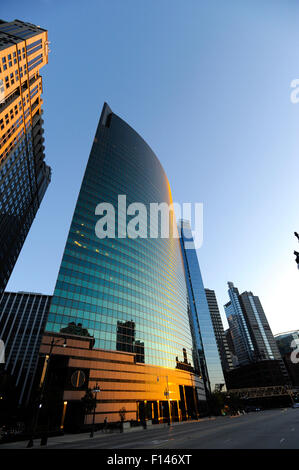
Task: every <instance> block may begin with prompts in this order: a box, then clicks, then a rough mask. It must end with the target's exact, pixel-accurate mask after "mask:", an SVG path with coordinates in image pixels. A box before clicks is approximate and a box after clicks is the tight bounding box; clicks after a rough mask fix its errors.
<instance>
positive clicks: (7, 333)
mask: <svg viewBox="0 0 299 470" xmlns="http://www.w3.org/2000/svg"><path fill="white" fill-rule="evenodd" d="M50 303H51V296H48V295H42V294H36V293H31V292H4V293H3V295H2V296H1V297H0V331H1V338H2V340H3V341H4V344H5V365H4V370H5V371H6V372H7V373H8V374H9V375H10V376H11V377H12V379H13V383H14V385H15V387H16V392H17V401H18V405H27V404H28V401H29V399H30V393H31V390H32V385H33V381H34V377H35V371H36V367H37V360H38V352H39V348H40V344H41V339H42V334H43V332H44V328H45V324H46V321H47V315H48V312H49V307H50ZM0 391H1V390H0ZM2 392H3V391H2ZM4 395H5V393H4ZM5 398H6V397H4V399H5Z"/></svg>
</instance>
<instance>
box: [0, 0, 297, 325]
mask: <svg viewBox="0 0 299 470" xmlns="http://www.w3.org/2000/svg"><path fill="white" fill-rule="evenodd" d="M1 7H2V8H1V17H2V18H3V19H5V20H8V21H9V20H12V19H15V18H18V19H21V20H23V21H29V22H32V23H35V24H37V25H40V26H42V27H44V28H46V29H47V30H48V32H49V40H50V41H51V53H50V55H49V64H48V65H47V66H46V67H44V69H42V75H43V86H44V93H43V99H44V105H43V109H44V121H45V124H44V128H45V146H46V161H47V163H48V164H49V165H50V166H51V167H52V170H53V177H52V182H51V185H50V186H49V188H48V191H47V193H46V196H45V198H44V200H43V202H42V205H41V208H40V210H39V213H38V215H37V217H36V219H35V221H34V224H33V226H32V228H31V231H30V234H29V235H28V237H27V240H26V242H25V245H24V247H23V250H22V253H21V255H20V257H19V260H18V262H17V264H16V267H15V269H14V271H13V274H12V276H11V278H10V281H9V284H8V286H7V290H17V291H19V290H25V291H34V292H43V293H47V294H52V293H53V290H54V286H55V282H56V278H57V274H58V269H59V266H60V262H61V257H62V253H63V249H64V246H65V241H66V237H67V233H68V229H69V225H70V222H71V218H72V214H73V210H74V207H75V203H76V199H77V196H78V191H79V188H80V184H81V181H82V177H83V173H84V170H85V166H86V163H87V159H88V155H89V152H90V148H91V143H92V140H93V137H94V133H95V130H96V127H97V123H98V119H99V115H100V112H101V109H102V106H103V103H104V101H107V102H108V103H109V105H110V107H111V108H112V110H113V111H114V112H115V113H116V114H118V115H119V116H121V117H122V118H123V119H125V120H126V121H127V122H128V123H129V124H130V125H131V126H132V127H133V128H135V129H136V131H137V132H139V133H140V134H141V135H142V137H143V138H144V139H145V140H146V141H147V142H148V144H149V145H150V146H151V147H152V149H153V150H154V152H155V153H156V154H157V156H158V158H159V159H160V161H161V163H162V165H163V166H164V168H165V171H166V173H167V175H168V178H169V181H170V185H171V189H172V194H173V198H174V200H175V201H177V202H180V203H182V202H193V203H194V202H202V203H203V204H204V243H203V246H202V248H200V249H199V250H198V256H199V261H200V265H201V270H202V275H203V280H204V284H205V286H206V287H208V288H210V289H214V290H215V291H216V294H217V298H218V303H219V306H220V309H221V313H222V316H223V317H224V313H223V307H222V306H223V304H224V303H225V302H226V301H227V300H228V295H227V284H226V283H227V281H232V282H234V283H235V285H236V286H237V287H239V289H240V290H241V291H242V292H243V291H244V290H251V291H253V292H254V293H255V294H256V295H259V296H260V299H261V302H262V304H263V306H264V309H265V312H266V315H267V317H268V320H269V322H270V325H271V327H272V330H273V333H278V332H282V331H287V330H290V329H297V328H298V329H299V318H298V307H299V288H298V287H299V271H298V270H297V268H296V264H295V262H294V256H293V254H292V252H293V250H294V249H297V251H299V246H298V243H296V239H295V237H294V236H293V232H294V231H298V232H299V181H298V180H299V159H298V149H299V103H298V104H293V103H292V102H291V100H290V94H291V88H290V84H291V81H292V80H293V79H295V78H299V48H298V44H299V29H298V16H299V4H298V2H297V1H296V0H292V1H291V0H280V1H278V0H250V1H249V0H247V1H246V0H243V1H239V0H226V1H225V2H224V1H223V0H206V1H201V0H185V1H177V0H109V1H107V0H98V1H95V0H88V1H86V2H82V1H78V0H72V1H71V0H64V1H59V0H55V1H54V0H39V1H33V0H28V1H26V2H24V1H20V0H14V2H11V1H7V0H4V2H3V1H2V3H1ZM225 326H226V323H225Z"/></svg>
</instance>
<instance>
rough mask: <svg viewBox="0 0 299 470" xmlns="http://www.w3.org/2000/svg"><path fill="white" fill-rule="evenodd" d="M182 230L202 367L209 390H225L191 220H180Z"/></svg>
mask: <svg viewBox="0 0 299 470" xmlns="http://www.w3.org/2000/svg"><path fill="white" fill-rule="evenodd" d="M178 232H179V236H180V242H181V248H182V253H183V260H184V266H185V274H186V281H187V288H188V297H189V305H190V320H191V324H192V330H193V334H194V335H195V340H196V347H197V351H198V355H199V359H200V368H201V371H202V375H203V378H204V381H205V385H206V389H207V392H213V391H215V390H220V389H222V387H224V386H225V380H224V376H223V371H222V366H221V360H220V356H219V352H218V347H217V342H216V338H215V333H214V328H213V323H212V319H211V313H210V310H209V306H208V301H207V297H206V293H205V289H204V285H203V281H202V277H201V272H200V267H199V262H198V258H197V254H196V249H195V247H194V248H192V247H190V244H192V243H194V242H193V237H192V231H191V226H190V222H189V221H185V220H180V221H179V223H178ZM186 243H188V245H189V247H188V249H186Z"/></svg>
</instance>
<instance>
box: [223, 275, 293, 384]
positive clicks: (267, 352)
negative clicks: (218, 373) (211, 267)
mask: <svg viewBox="0 0 299 470" xmlns="http://www.w3.org/2000/svg"><path fill="white" fill-rule="evenodd" d="M228 286H229V296H230V302H228V303H227V304H226V305H225V306H224V308H225V312H226V315H227V319H228V323H229V327H230V334H231V340H232V342H233V347H234V352H235V354H236V357H237V360H238V366H240V367H242V366H245V365H248V364H253V363H254V364H257V363H260V362H262V361H273V362H272V363H271V362H265V367H266V365H267V370H269V368H270V367H271V364H272V365H273V368H274V369H276V364H279V365H280V369H281V374H282V377H283V380H284V383H289V376H288V373H287V370H286V368H285V365H284V362H283V360H282V357H281V354H280V352H279V350H278V347H277V345H276V342H275V339H274V336H273V334H272V331H271V328H270V325H269V323H268V321H267V318H266V315H265V313H264V310H263V307H262V305H261V302H260V300H259V298H258V297H257V296H255V295H253V293H252V292H243V293H242V294H240V293H239V291H238V289H237V288H236V287H235V286H234V284H233V283H232V282H229V283H228ZM256 367H258V369H259V370H261V368H262V367H263V366H262V365H260V364H259V365H258V366H256ZM244 370H245V369H244ZM250 370H252V371H253V370H254V366H251V368H250ZM233 374H235V375H237V372H234V373H233ZM233 374H232V375H233ZM253 375H254V374H253ZM276 378H277V377H276ZM273 380H274V379H273ZM275 380H276V379H275ZM277 380H278V381H279V380H280V379H277ZM277 380H276V382H277Z"/></svg>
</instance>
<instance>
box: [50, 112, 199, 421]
mask: <svg viewBox="0 0 299 470" xmlns="http://www.w3.org/2000/svg"><path fill="white" fill-rule="evenodd" d="M136 202H139V203H142V204H143V208H146V210H145V212H146V213H144V212H142V211H141V212H142V213H141V212H140V210H139V209H140V208H139V209H138V211H139V220H138V223H137V222H136V221H134V219H132V215H134V216H136V210H135V208H136V206H134V204H135V203H136ZM100 203H104V204H110V206H109V207H108V208H107V210H103V212H102V211H101V207H102V206H101V207H100V206H99V204H100ZM151 203H156V204H160V203H167V204H168V205H169V204H171V203H172V196H171V192H170V186H169V182H168V179H167V176H166V174H165V172H164V170H163V168H162V166H161V164H160V162H159V160H158V159H157V157H156V156H155V154H154V153H153V151H152V150H151V149H150V147H149V146H148V145H147V143H146V142H145V141H144V140H143V139H142V138H141V137H140V136H139V135H138V134H137V133H136V132H135V131H134V130H133V129H132V128H131V127H130V126H129V125H128V124H127V123H126V122H124V121H123V120H122V119H120V118H119V117H118V116H117V115H116V114H114V113H113V112H112V111H111V109H110V108H109V106H108V105H107V104H105V105H104V108H103V110H102V114H101V118H100V122H99V125H98V128H97V131H96V135H95V138H94V141H93V145H92V149H91V153H90V156H89V159H88V163H87V167H86V171H85V174H84V178H83V182H82V185H81V189H80V193H79V197H78V200H77V204H76V207H75V211H74V215H73V219H72V222H71V227H70V231H69V234H68V237H67V241H66V246H65V250H64V254H63V258H62V262H61V266H60V270H59V274H58V279H57V283H56V286H55V291H54V295H53V300H52V303H51V308H50V313H49V316H48V323H47V325H46V336H45V341H44V342H43V345H42V348H41V351H42V352H43V353H44V352H46V351H47V347H48V344H49V342H48V340H47V338H48V337H49V336H51V335H56V336H57V335H63V332H65V331H66V330H65V328H68V325H70V324H72V325H73V330H74V331H75V325H77V324H78V323H80V325H81V326H80V328H81V329H83V330H87V332H88V334H89V335H90V336H91V337H93V339H94V345H93V349H92V350H90V349H88V351H85V350H84V354H83V352H82V356H81V357H80V348H79V347H78V348H77V349H76V350H72V353H71V358H70V362H69V365H70V364H72V367H75V366H74V364H76V366H77V367H83V364H86V365H87V366H89V367H91V365H92V368H91V369H90V379H89V380H90V382H89V386H90V388H92V387H94V385H95V384H96V383H98V385H99V387H100V389H101V392H100V396H98V399H99V401H98V404H97V409H96V422H102V421H103V420H104V418H105V416H108V419H109V421H115V420H119V413H118V412H119V409H120V408H122V407H125V408H126V411H127V415H126V418H127V419H136V417H137V419H141V417H142V416H145V415H146V416H147V417H148V418H149V417H151V418H152V419H157V420H159V419H160V418H161V417H162V416H164V417H165V412H167V411H165V410H169V412H170V414H171V415H172V416H176V417H178V418H179V419H180V418H182V417H183V416H187V415H188V416H191V415H196V413H197V409H198V403H199V401H201V400H205V395H204V388H203V383H202V381H201V379H200V377H199V376H198V375H196V373H195V370H194V368H193V369H192V366H193V364H192V358H193V339H192V335H191V331H190V324H189V317H188V301H187V290H186V282H185V273H184V265H183V260H182V253H181V249H180V243H179V240H178V239H177V237H174V236H172V235H170V236H169V237H167V238H163V237H162V236H160V234H159V230H160V222H158V223H157V225H154V229H158V234H157V236H156V237H155V236H150V228H151V229H153V225H151V224H150V218H149V216H150V204H151ZM131 204H133V205H131ZM111 207H112V209H111ZM104 212H106V213H105V214H104ZM129 214H130V215H129ZM100 216H103V217H106V220H105V223H102V220H103V218H100ZM158 220H160V219H158ZM127 222H128V223H127ZM101 223H102V229H103V230H104V231H105V232H106V233H105V234H104V236H103V237H102V238H101V236H102V235H103V234H102V235H101V234H99V231H98V227H99V224H101ZM142 224H145V225H146V231H145V233H143V234H142V236H136V237H135V236H134V235H132V231H130V230H129V226H131V227H132V225H134V227H135V228H136V230H137V231H138V226H139V228H140V226H141V225H142ZM170 225H171V226H173V225H175V221H174V220H173V218H172V216H170ZM85 336H86V335H85ZM81 338H82V336H81ZM79 339H80V338H79V337H78V342H79ZM74 341H75V339H74ZM80 341H81V340H80ZM85 342H86V340H85ZM78 344H79V343H78ZM83 344H85V343H84V342H82V345H83ZM86 344H87V343H86ZM82 347H83V346H82ZM184 349H185V350H186V352H187V355H188V358H189V361H190V362H191V367H190V369H189V371H185V370H180V369H178V368H177V367H176V366H177V358H179V360H182V357H183V350H184ZM55 351H56V349H55ZM67 351H68V348H66V349H64V350H63V353H64V354H67ZM75 356H76V358H75ZM91 357H92V358H93V359H92V360H91V359H90V358H91ZM140 362H142V363H140ZM191 369H192V370H193V372H192V371H191ZM158 378H159V380H158ZM165 389H167V393H166V391H165ZM81 396H82V395H80V394H76V391H72V392H70V391H67V390H65V393H64V397H63V399H64V400H67V401H68V408H67V411H66V421H68V419H69V418H68V416H70V415H71V413H70V412H69V411H68V410H71V406H72V402H73V401H74V400H75V401H76V400H79V401H80V399H81ZM74 406H75V405H74ZM145 410H146V412H145ZM68 413H70V414H68ZM88 419H92V417H91V416H90V417H89V418H88Z"/></svg>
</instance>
